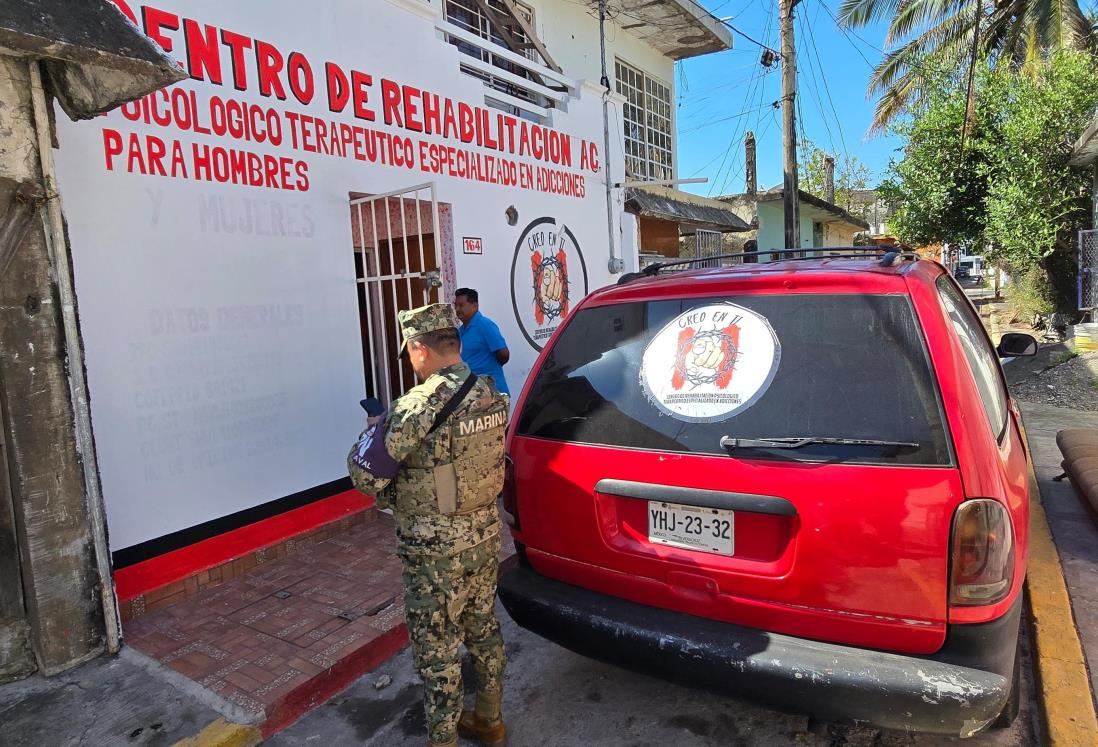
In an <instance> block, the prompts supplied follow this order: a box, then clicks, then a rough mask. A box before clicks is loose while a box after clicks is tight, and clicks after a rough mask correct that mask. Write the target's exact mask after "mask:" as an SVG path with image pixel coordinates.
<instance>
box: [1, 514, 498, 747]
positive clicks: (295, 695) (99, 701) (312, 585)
mask: <svg viewBox="0 0 1098 747" xmlns="http://www.w3.org/2000/svg"><path fill="white" fill-rule="evenodd" d="M368 518H369V519H370V520H368V521H365V522H362V523H358V524H354V525H352V526H350V527H349V528H347V529H344V530H340V531H331V532H324V533H323V534H321V535H314V536H312V537H306V538H304V539H302V540H299V541H296V542H294V543H293V545H292V546H291V548H290V549H289V550H288V554H287V555H286V556H285V557H280V558H279V559H277V560H269V561H266V562H263V563H262V564H260V565H258V566H256V567H254V568H252V569H250V570H248V571H246V572H244V573H242V574H241V575H239V576H237V577H235V578H233V579H231V580H229V581H226V582H224V583H221V584H220V585H217V586H213V587H210V588H208V589H205V590H204V591H200V592H198V593H197V594H196V595H194V596H192V597H189V598H187V599H186V600H185V601H182V602H179V603H177V604H174V605H172V606H169V607H165V608H163V609H160V610H157V611H155V612H149V613H147V614H144V615H141V616H140V617H138V618H136V619H134V620H132V621H130V622H128V623H126V624H125V625H124V626H123V634H124V635H123V642H124V644H125V647H124V648H123V650H122V653H121V654H120V655H119V656H118V657H115V658H113V659H108V658H102V659H97V660H95V661H93V662H91V663H90V664H87V665H84V666H82V667H79V668H77V669H76V670H74V671H72V672H70V673H68V674H66V675H63V676H61V677H57V678H51V679H45V678H41V677H35V678H31V679H29V680H25V681H23V682H17V683H14V684H10V685H4V686H0V745H5V747H6V746H7V745H13V746H22V745H26V746H27V747H32V746H33V747H40V746H42V745H49V747H55V746H57V747H60V746H62V745H64V746H66V747H67V746H68V745H73V746H75V745H115V744H128V745H158V746H159V745H174V744H176V743H177V742H179V741H180V740H185V739H189V738H193V737H195V736H196V735H198V734H199V733H200V732H204V730H206V729H207V727H208V726H210V727H211V728H210V729H209V730H207V731H205V732H204V733H203V734H202V738H200V739H197V740H195V741H194V742H186V744H194V745H223V746H224V747H230V746H231V747H244V745H252V744H256V743H257V742H258V741H259V740H260V739H266V738H267V737H269V736H271V735H273V734H275V733H277V732H279V731H280V730H282V729H284V728H286V727H287V726H289V725H290V724H292V723H294V722H295V721H296V720H297V719H299V718H300V717H301V716H302V715H303V714H305V713H307V712H309V711H310V710H312V709H314V708H316V707H317V706H319V705H322V704H323V703H325V702H326V701H328V699H329V698H331V697H332V696H333V695H335V694H336V693H338V692H340V691H342V690H344V689H345V688H347V687H348V686H350V685H351V684H352V683H353V682H354V681H355V680H357V679H359V678H360V677H361V676H362V675H363V674H365V673H367V672H370V671H372V670H373V669H375V668H376V667H378V666H379V665H380V664H382V663H383V662H385V661H387V660H388V659H390V658H391V657H392V656H393V655H394V654H396V653H397V652H398V651H400V650H401V649H402V648H404V647H405V645H406V644H407V641H408V632H407V627H406V626H405V623H404V601H403V594H402V579H401V567H400V561H399V559H398V558H397V557H396V537H395V534H394V531H393V520H392V517H390V516H389V515H388V514H385V513H381V512H375V513H373V514H371V516H370V517H368ZM513 554H514V545H513V543H512V542H511V541H510V538H509V536H507V538H506V539H505V541H504V547H503V550H502V553H501V562H502V561H504V560H506V559H507V558H509V557H510V556H512V555H513ZM211 725H212V726H211Z"/></svg>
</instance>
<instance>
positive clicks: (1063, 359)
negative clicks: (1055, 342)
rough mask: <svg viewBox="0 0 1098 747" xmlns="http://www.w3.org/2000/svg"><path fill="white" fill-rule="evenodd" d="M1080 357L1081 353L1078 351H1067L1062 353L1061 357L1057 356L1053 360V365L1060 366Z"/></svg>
mask: <svg viewBox="0 0 1098 747" xmlns="http://www.w3.org/2000/svg"><path fill="white" fill-rule="evenodd" d="M1078 357H1079V351H1078V350H1065V351H1064V352H1062V353H1060V354H1059V355H1057V356H1056V357H1055V358H1053V359H1052V365H1054V366H1059V365H1060V364H1061V363H1067V362H1068V361H1069V360H1071V359H1072V358H1078Z"/></svg>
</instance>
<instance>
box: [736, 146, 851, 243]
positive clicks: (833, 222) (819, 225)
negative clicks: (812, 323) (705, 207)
mask: <svg viewBox="0 0 1098 747" xmlns="http://www.w3.org/2000/svg"><path fill="white" fill-rule="evenodd" d="M744 162H745V164H746V167H745V169H744V171H745V174H746V179H745V185H744V186H745V190H744V192H743V193H741V194H734V195H723V196H722V197H720V198H718V199H719V200H720V201H721V202H724V203H726V204H727V205H729V206H730V207H731V209H732V211H733V212H734V213H736V214H737V215H738V216H739V217H740V218H741V219H743V221H744V222H745V223H747V224H748V225H749V226H751V228H752V231H751V232H750V233H742V234H737V235H736V236H735V237H734V240H733V243H730V244H728V246H729V248H731V249H732V250H733V251H747V252H757V253H758V254H759V255H761V256H762V258H763V259H764V261H765V259H766V258H767V257H768V256H769V254H768V253H769V252H772V251H781V250H783V249H804V250H813V249H822V248H826V247H829V246H852V245H853V244H854V243H855V242H854V240H855V237H856V236H857V235H858V234H860V233H864V232H865V231H867V230H869V224H868V223H867V222H866V221H864V220H862V219H861V218H858V217H856V216H853V215H851V214H850V213H849V212H847V211H846V210H844V209H842V208H841V207H839V206H838V205H835V204H833V203H831V202H828V201H826V200H823V199H821V198H819V197H816V196H815V195H811V194H809V193H808V192H805V191H804V190H797V198H798V210H799V213H800V223H801V225H800V232H801V245H800V246H799V247H787V246H786V245H785V190H784V189H783V188H782V187H773V188H772V189H768V190H765V191H762V192H759V191H758V190H757V187H756V185H757V184H758V175H757V173H756V166H755V163H756V162H755V135H754V133H751V132H749V133H747V136H746V138H745V140H744ZM830 191H831V192H834V184H831V190H830Z"/></svg>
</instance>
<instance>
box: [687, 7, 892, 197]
mask: <svg viewBox="0 0 1098 747" xmlns="http://www.w3.org/2000/svg"><path fill="white" fill-rule="evenodd" d="M699 1H700V3H701V4H702V5H704V6H705V7H706V8H707V9H708V10H709V11H710V12H712V13H713V15H715V16H716V17H718V18H727V17H728V16H732V18H731V19H730V20H729V22H730V23H731V24H732V25H733V26H735V27H736V28H737V29H739V30H740V31H742V32H744V33H745V34H747V35H748V36H751V37H753V38H754V39H756V40H758V41H760V42H763V43H765V44H767V45H768V46H770V47H772V48H773V49H775V50H777V49H780V44H779V41H778V2H777V0H699ZM839 3H840V0H802V1H801V2H800V3H799V4H798V5H797V7H796V10H795V16H796V19H795V26H794V31H795V35H794V37H795V40H796V41H795V44H796V52H797V65H798V68H799V75H798V88H799V91H798V99H799V111H798V117H800V123H799V124H798V129H800V128H801V126H803V128H804V134H805V135H806V136H807V137H808V139H809V140H811V141H812V142H813V143H815V144H816V145H817V146H818V147H820V148H822V149H824V150H825V151H828V152H831V153H834V154H836V155H837V156H839V158H838V159H837V160H841V158H842V156H843V155H844V154H848V155H849V156H853V157H856V158H857V159H858V160H859V161H861V162H862V163H863V164H865V166H866V167H868V169H869V170H870V172H871V177H870V184H869V186H871V187H873V186H876V184H877V182H878V181H879V180H880V179H881V178H882V177H883V176H884V174H885V172H886V171H887V170H888V165H889V162H890V160H892V159H894V158H899V153H898V152H897V150H898V149H899V148H900V147H901V145H902V143H901V141H900V140H899V139H898V138H896V137H892V136H888V135H884V136H882V135H875V136H870V135H869V127H870V123H871V122H872V121H873V109H874V106H875V103H876V102H875V101H873V100H869V99H867V98H866V86H867V84H868V82H869V74H870V71H871V69H872V66H873V65H876V64H877V63H878V62H879V61H880V59H881V58H882V57H883V54H882V52H881V49H882V48H883V47H884V37H885V30H886V24H885V23H880V24H877V25H874V26H867V27H864V28H860V29H856V30H855V31H854V32H853V33H852V32H849V31H848V32H846V33H844V32H842V31H841V30H840V29H839V28H838V27H837V26H836V24H835V21H834V19H833V18H832V16H831V15H829V14H828V10H830V11H831V14H834V15H838V8H839ZM855 34H856V35H855ZM733 37H734V38H733V48H732V49H731V50H728V51H725V52H719V53H717V54H710V55H705V56H702V57H695V58H692V59H688V60H684V61H682V62H680V63H678V64H677V65H676V74H677V80H676V84H677V92H676V94H677V98H678V101H677V102H676V106H677V107H678V138H679V141H678V177H679V178H680V179H686V178H692V177H709V182H708V183H706V184H686V185H681V186H680V187H679V188H680V189H683V190H687V191H690V192H694V193H696V194H701V195H709V196H717V195H719V194H729V193H735V192H742V191H743V190H744V152H743V140H744V134H745V133H746V132H747V131H752V132H754V133H755V138H756V141H757V160H758V179H759V188H760V189H766V188H769V187H772V186H775V185H777V184H780V183H781V181H782V150H781V148H782V120H781V110H780V108H779V109H775V108H774V107H773V106H772V104H773V103H774V102H775V101H777V100H778V99H780V98H781V65H780V64H779V63H775V64H774V65H773V66H772V67H770V68H769V69H767V68H764V67H762V65H760V64H759V58H760V56H761V54H762V49H761V48H760V47H759V46H758V45H756V44H754V43H752V42H751V41H748V40H747V39H745V38H744V37H743V36H741V35H740V34H735V33H734V34H733ZM858 37H861V39H859V38H858Z"/></svg>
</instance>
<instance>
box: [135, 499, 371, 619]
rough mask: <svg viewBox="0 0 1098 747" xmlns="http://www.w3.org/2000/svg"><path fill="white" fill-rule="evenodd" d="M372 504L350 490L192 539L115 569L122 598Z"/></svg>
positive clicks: (336, 519)
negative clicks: (224, 531)
mask: <svg viewBox="0 0 1098 747" xmlns="http://www.w3.org/2000/svg"><path fill="white" fill-rule="evenodd" d="M373 505H374V499H373V498H371V497H370V496H366V495H363V494H362V493H360V492H358V491H357V490H348V491H346V492H344V493H338V494H337V495H333V496H332V497H330V498H324V499H323V500H319V501H316V502H314V503H310V504H309V505H307V506H302V507H301V508H295V509H293V510H292V511H287V512H286V513H283V514H279V515H278V516H272V517H271V518H269V519H264V520H263V521H257V522H256V523H254V524H249V525H248V526H244V527H240V528H239V529H234V530H232V531H231V532H226V533H224V534H219V535H217V536H216V537H211V538H209V539H207V540H203V541H201V542H196V543H195V544H193V545H188V546H187V547H182V548H180V549H178V550H173V551H172V552H169V553H164V554H163V555H158V556H157V557H155V558H149V559H148V560H145V561H142V562H140V563H134V564H133V565H131V566H127V567H125V568H121V569H119V570H117V571H115V572H114V587H115V591H116V592H117V594H118V599H119V601H120V602H125V601H127V600H129V599H133V598H135V597H138V596H140V595H142V594H144V593H145V592H148V591H151V590H153V589H159V588H160V587H162V586H166V585H168V584H171V583H174V582H176V581H179V580H180V579H184V578H187V577H188V576H193V575H194V574H196V573H201V572H202V571H205V570H208V569H210V568H214V567H215V566H218V565H221V564H222V563H225V562H227V561H230V560H235V559H236V558H239V557H241V556H244V555H247V554H248V553H250V552H254V551H255V550H261V549H263V548H264V547H270V546H271V545H275V544H278V543H279V542H282V541H283V540H286V539H287V538H289V537H293V536H294V535H296V534H302V533H303V532H308V531H310V530H312V529H316V528H318V527H321V526H324V525H325V524H331V523H332V522H335V521H339V520H340V519H342V518H344V517H346V516H350V515H351V514H354V513H357V512H359V511H364V510H366V509H368V508H370V507H372V506H373Z"/></svg>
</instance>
